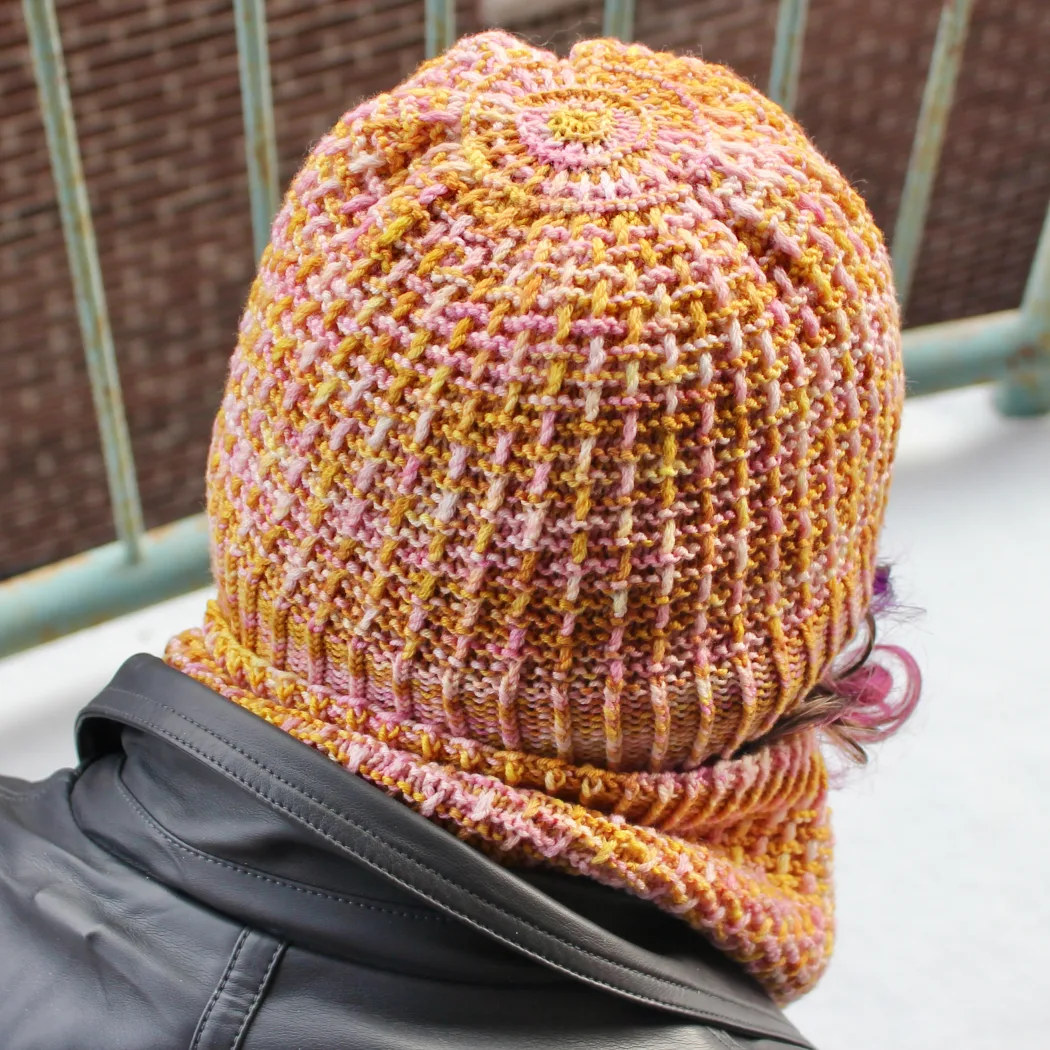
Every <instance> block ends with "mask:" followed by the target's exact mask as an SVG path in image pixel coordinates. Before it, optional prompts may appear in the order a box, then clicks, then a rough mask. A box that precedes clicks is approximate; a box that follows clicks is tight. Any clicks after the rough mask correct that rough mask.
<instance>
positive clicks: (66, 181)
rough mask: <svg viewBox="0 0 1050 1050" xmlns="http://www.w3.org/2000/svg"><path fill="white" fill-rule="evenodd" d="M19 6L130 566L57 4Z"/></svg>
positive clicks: (106, 353)
mask: <svg viewBox="0 0 1050 1050" xmlns="http://www.w3.org/2000/svg"><path fill="white" fill-rule="evenodd" d="M22 6H23V10H24V11H25V20H26V28H27V30H28V33H29V48H30V52H31V54H32V60H33V73H34V75H35V77H36V83H37V90H38V91H39V93H40V108H41V110H42V111H43V116H44V128H45V130H46V133H47V147H48V151H49V153H50V154H51V170H52V172H53V174H54V179H55V188H56V190H57V192H58V205H59V211H60V213H61V216H62V233H63V236H64V237H65V242H66V253H67V255H68V257H69V269H70V272H71V274H72V278H73V291H74V293H75V295H76V300H77V320H78V322H79V324H80V334H81V337H82V338H83V340H84V357H85V359H86V361H87V369H88V379H89V381H90V383H91V396H92V399H93V401H94V405H95V416H96V418H97V420H98V428H99V434H100V436H101V439H102V454H103V458H104V460H105V464H106V478H107V481H108V483H109V498H110V502H111V503H112V506H113V524H114V526H115V527H116V532H117V537H118V539H119V540H120V541H121V543H122V544H123V547H124V551H125V554H126V556H127V559H128V561H131V562H137V561H138V560H139V559H140V558H141V556H142V533H143V525H142V504H141V502H140V501H139V490H138V482H137V481H136V478H135V461H134V458H133V456H132V452H131V438H130V436H129V434H128V421H127V416H126V415H125V414H124V399H123V396H122V395H121V390H120V374H119V372H118V370H117V357H116V352H115V351H114V348H113V333H112V330H111V329H110V325H109V313H108V311H107V309H106V294H105V289H104V287H103V285H102V269H101V266H100V265H99V258H98V245H97V244H96V242H95V229H94V226H93V225H92V222H91V205H90V202H89V201H88V195H87V187H86V185H85V183H84V169H83V166H82V164H81V160H80V147H79V144H78V143H77V129H76V124H75V122H74V120H73V104H72V101H71V100H70V97H69V83H68V81H67V79H66V66H65V61H64V59H63V55H62V39H61V36H60V35H59V32H58V19H57V17H56V15H55V4H54V0H23V5H22ZM30 352H31V351H30Z"/></svg>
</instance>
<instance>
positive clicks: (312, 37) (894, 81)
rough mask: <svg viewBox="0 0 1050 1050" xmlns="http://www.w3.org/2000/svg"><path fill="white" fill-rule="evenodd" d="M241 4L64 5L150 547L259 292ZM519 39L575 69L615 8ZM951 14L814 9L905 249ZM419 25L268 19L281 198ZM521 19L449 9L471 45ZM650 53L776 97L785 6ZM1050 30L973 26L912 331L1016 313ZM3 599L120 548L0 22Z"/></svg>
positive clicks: (25, 116) (10, 41)
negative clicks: (21, 586) (246, 303)
mask: <svg viewBox="0 0 1050 1050" xmlns="http://www.w3.org/2000/svg"><path fill="white" fill-rule="evenodd" d="M232 6H233V5H232V0H58V12H59V20H60V24H61V29H62V36H63V41H64V44H65V49H66V55H67V63H68V67H69V77H70V86H71V91H72V95H73V102H74V109H75V113H76V118H77V122H78V128H79V131H80V140H81V149H82V153H83V158H84V167H85V170H86V173H87V181H88V188H89V194H90V198H91V204H92V208H93V210H94V216H95V225H96V231H97V235H98V241H99V248H100V252H101V255H102V268H103V276H104V280H105V285H106V291H107V294H108V297H109V306H110V316H111V320H112V325H113V331H114V338H115V342H116V346H117V353H118V358H119V363H120V370H121V376H122V379H123V383H124V390H125V399H126V402H127V407H128V418H129V424H130V427H131V432H132V440H133V443H134V447H135V453H136V459H137V464H138V473H139V483H140V486H141V490H142V496H143V500H144V505H145V510H146V518H147V523H148V524H149V525H157V524H161V523H163V522H166V521H170V520H172V519H174V518H177V517H181V516H183V515H186V514H191V513H193V512H195V511H196V510H199V509H200V506H201V499H202V481H201V475H202V469H203V463H204V456H205V450H206V447H207V440H208V431H209V427H210V421H211V417H212V414H213V413H214V410H215V407H216V405H217V403H218V399H219V396H220V393H221V387H222V381H223V376H224V372H225V368H226V359H227V357H228V354H229V352H230V349H231V347H232V344H233V340H234V334H235V329H236V324H237V319H238V315H239V312H240V308H241V304H242V301H243V299H244V296H245V294H246V292H247V288H248V284H249V282H250V280H251V276H252V270H253V260H252V250H251V231H250V222H249V217H248V202H247V184H246V178H245V175H244V159H243V140H242V135H241V113H240V100H239V93H238V92H239V89H238V80H237V59H236V46H235V41H234V29H233V20H232ZM540 6H541V8H542V9H543V10H544V13H543V14H542V16H540V17H539V18H537V19H534V20H533V21H531V22H529V21H525V22H522V21H520V20H519V21H517V22H516V23H515V24H513V25H512V26H511V28H513V29H514V30H515V31H516V32H520V33H522V35H525V36H527V37H528V38H529V39H531V40H534V41H536V42H540V43H546V44H549V45H551V46H553V47H555V48H556V49H557V50H565V49H566V48H567V47H568V46H570V45H571V43H572V41H573V40H574V39H576V38H577V37H579V36H584V35H596V34H597V33H598V32H599V31H600V25H601V4H600V2H596V0H584V2H580V3H571V2H565V0H558V2H553V0H551V2H547V0H544V3H543V4H542V5H540ZM939 6H940V5H939V0H910V2H909V3H907V4H902V3H900V2H899V0H811V5H810V21H809V31H808V34H807V38H806V54H805V63H804V72H803V78H802V84H801V91H800V100H799V116H800V118H801V120H802V122H803V123H804V124H805V126H806V127H807V128H808V130H809V131H810V133H811V134H812V135H813V137H814V138H815V140H816V141H817V143H818V144H819V145H820V146H821V148H822V149H823V150H824V151H825V152H826V153H827V154H828V155H829V156H830V157H831V159H832V160H834V161H835V162H836V163H837V164H838V165H839V166H840V167H841V168H842V169H843V170H844V171H845V172H846V174H847V175H848V176H849V177H850V178H851V179H852V180H853V181H854V183H855V184H856V185H857V186H858V188H859V189H860V190H861V192H862V193H864V195H865V196H866V197H867V199H868V200H869V202H870V204H871V206H872V208H873V210H874V212H875V215H876V218H877V219H878V220H879V222H880V223H881V224H882V226H883V228H884V229H892V223H893V220H894V215H895V211H896V207H897V202H898V198H899V194H900V187H901V183H902V181H903V176H904V170H905V167H906V164H907V157H908V148H909V143H910V139H911V135H912V132H913V130H914V123H915V119H916V116H917V113H918V104H919V98H920V96H921V91H922V83H923V78H924V75H925V69H926V66H927V63H928V61H929V55H930V50H931V48H932V44H933V35H934V32H935V29H936V22H937V14H938V9H939ZM422 7H423V4H422V0H341V2H340V3H337V4H336V3H332V2H331V0H270V2H269V4H268V10H269V19H270V48H271V65H272V71H273V79H274V100H275V106H276V119H277V129H278V136H279V151H280V158H281V175H282V179H285V180H286V179H288V178H289V177H290V175H291V174H292V173H293V171H294V170H295V168H296V167H297V165H298V163H299V161H300V159H301V157H302V156H303V154H304V152H305V151H306V150H307V149H308V147H309V145H310V143H311V142H312V141H313V140H314V139H316V138H317V137H318V136H319V135H320V134H321V133H322V132H323V131H324V130H325V129H326V128H327V127H328V126H329V125H330V124H331V123H332V122H333V121H334V120H335V119H336V118H337V117H338V116H339V114H340V113H342V112H343V111H344V110H346V109H347V108H348V107H349V106H350V105H352V104H353V103H354V102H355V101H356V100H357V99H359V98H361V97H363V96H366V95H368V94H372V93H375V92H377V91H381V90H383V89H384V88H386V87H388V86H390V85H392V84H394V83H396V82H397V81H398V80H400V79H401V78H403V77H404V76H405V75H406V74H407V73H408V72H409V71H411V69H412V68H414V66H415V65H416V64H417V63H418V62H419V61H420V60H421V58H422V52H423V41H422V22H421V18H422ZM501 7H502V10H503V11H509V12H510V14H505V15H503V16H502V17H503V19H504V21H505V23H509V22H513V21H514V19H515V14H514V11H515V9H516V8H517V9H524V10H536V8H530V7H529V5H528V4H527V3H519V4H517V5H514V4H506V3H504V4H502V5H500V4H492V3H491V2H490V3H487V4H486V3H482V4H480V5H478V4H477V3H476V2H475V0H460V3H459V27H460V30H461V31H463V32H469V31H471V30H473V29H476V28H478V27H479V26H480V24H481V21H482V16H483V14H484V13H485V12H491V11H492V10H494V9H497V10H498V9H500V8H501ZM638 8H639V12H638V18H637V35H638V37H639V39H641V40H642V41H644V42H645V43H648V44H650V45H651V46H655V47H661V48H670V49H675V50H686V51H691V52H694V53H696V54H701V55H703V57H705V58H708V59H711V60H714V61H719V62H724V63H726V64H728V65H730V66H732V67H733V68H735V69H736V70H737V71H738V72H739V73H741V74H742V75H744V76H746V77H748V78H749V79H751V80H753V81H754V82H756V83H757V84H759V85H763V84H764V83H765V80H766V77H767V73H768V66H769V54H770V48H771V46H772V38H773V24H774V18H775V8H776V4H775V0H639V3H638ZM1048 52H1050V4H1047V3H1046V0H977V5H976V11H975V15H974V23H973V27H972V30H971V34H970V40H969V43H968V46H967V52H966V57H965V65H964V71H963V74H962V78H961V81H960V84H959V91H958V94H957V101H956V106H955V109H954V111H953V115H952V119H951V124H950V127H949V132H948V139H947V144H946V147H945V153H944V159H943V163H942V167H941V172H940V175H939V178H938V182H937V186H936V190H935V194H934V201H933V207H932V211H931V215H930V221H929V226H928V233H927V237H926V240H925V244H924V248H923V252H922V257H921V260H920V264H919V272H918V278H917V281H916V284H915V288H914V291H913V297H912V305H911V310H910V314H909V321H910V322H911V323H914V324H925V323H929V322H932V321H936V320H940V319H944V318H949V317H958V316H963V315H968V314H976V313H983V312H985V311H989V310H998V309H1004V308H1008V307H1011V306H1015V305H1016V304H1017V302H1018V300H1019V297H1020V292H1021V288H1022V286H1023V282H1024V275H1025V272H1026V270H1027V266H1028V262H1029V260H1030V258H1031V255H1032V251H1033V249H1034V246H1035V239H1036V236H1037V234H1038V229H1039V224H1040V222H1041V219H1042V214H1043V210H1044V208H1045V207H1046V203H1047V201H1048V199H1050V66H1048V65H1047V63H1046V62H1045V60H1044V57H1043V56H1045V55H1046V54H1047V53H1048ZM0 399H2V400H0V404H2V410H0V575H4V574H10V573H14V572H18V571H21V570H23V569H26V568H29V567H32V566H34V565H39V564H43V563H45V562H49V561H52V560H55V559H57V558H60V557H65V556H68V555H70V554H73V553H76V552H77V551H80V550H84V549H87V548H89V547H92V546H96V545H98V544H100V543H104V542H106V541H107V540H109V539H111V538H112V534H113V533H112V525H111V522H110V511H109V504H108V499H107V495H106V487H105V476H104V471H103V466H102V457H101V452H100V449H99V445H98V438H97V435H96V429H95V422H94V416H93V412H92V408H91V398H90V393H89V390H88V387H87V379H86V373H85V369H84V365H83V361H82V354H81V348H80V339H79V334H78V331H77V325H76V316H75V309H74V302H73V298H72V291H71V288H70V281H69V274H68V269H67V266H66V261H65V253H64V248H63V245H62V236H61V228H60V225H59V218H58V210H57V206H56V202H55V193H54V188H53V185H52V180H51V174H50V170H49V167H48V157H47V149H46V144H45V141H44V133H43V126H42V123H41V119H40V115H39V110H38V107H37V98H36V92H35V87H34V84H33V80H32V73H31V69H30V65H29V56H28V49H27V46H26V41H25V27H24V25H23V23H22V19H21V5H20V4H17V3H15V2H14V0H7V2H6V3H3V4H0Z"/></svg>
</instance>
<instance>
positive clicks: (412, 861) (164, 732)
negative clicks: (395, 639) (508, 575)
mask: <svg viewBox="0 0 1050 1050" xmlns="http://www.w3.org/2000/svg"><path fill="white" fill-rule="evenodd" d="M108 690H109V691H112V692H115V693H122V694H123V695H124V696H128V697H133V698H135V699H137V700H142V701H143V702H145V703H146V704H148V705H153V706H156V707H159V708H161V709H163V710H165V711H167V712H168V713H170V714H172V715H174V716H175V717H176V718H178V719H180V720H181V721H183V722H187V723H189V724H190V725H192V726H194V727H196V728H197V729H198V730H200V731H201V732H202V733H204V734H205V735H206V736H209V737H211V738H212V739H214V740H217V741H219V742H220V743H222V744H224V745H225V746H227V747H229V748H230V749H231V750H232V751H234V752H236V753H237V754H239V755H240V756H241V757H242V758H244V759H245V761H247V762H248V763H250V764H251V765H253V766H255V767H256V768H257V769H259V770H261V771H262V772H264V773H267V774H268V775H269V776H271V777H273V779H274V780H276V781H277V782H278V783H280V784H283V785H284V786H285V787H286V788H288V789H289V790H290V791H292V792H293V793H294V794H296V795H300V796H302V797H304V798H307V799H310V801H312V802H314V803H316V804H317V805H318V806H320V808H321V809H322V810H324V812H325V813H327V814H328V815H329V816H331V817H333V818H335V819H336V820H340V821H343V822H345V823H346V824H347V825H349V826H350V827H351V828H353V829H354V830H355V831H357V832H359V833H360V834H362V835H364V836H365V837H366V838H369V839H371V840H373V841H375V842H377V843H379V844H380V845H382V846H385V848H387V849H389V850H390V851H391V852H392V853H394V854H396V855H397V856H399V857H400V858H401V859H402V860H403V861H404V862H405V863H406V864H408V865H410V866H411V867H413V868H418V869H422V870H423V871H425V872H427V873H429V874H430V875H431V876H433V877H434V878H436V879H438V880H439V881H440V882H443V883H445V884H446V885H449V886H451V887H452V888H453V889H456V890H458V891H459V892H461V893H464V894H466V895H467V896H468V897H470V898H471V899H472V900H474V901H476V902H477V903H479V904H481V905H484V906H485V907H487V908H492V909H493V910H495V911H497V912H499V913H501V914H502V915H504V916H506V917H507V918H509V919H512V920H514V921H515V922H519V923H521V924H522V925H523V926H527V927H528V928H529V929H531V930H534V931H535V932H536V933H539V934H540V935H542V936H544V937H547V938H550V939H552V940H555V941H558V942H560V943H561V944H562V945H563V946H564V947H566V948H568V949H569V950H570V951H574V952H579V953H580V954H582V955H586V956H588V957H590V958H592V959H595V960H597V961H598V962H601V963H604V964H605V965H607V966H611V967H613V969H616V970H621V971H623V972H624V973H628V974H632V975H634V976H635V977H641V978H643V979H645V980H649V981H654V982H656V983H659V984H664V985H666V986H670V987H672V988H679V989H681V990H682V991H684V992H690V993H696V992H697V989H696V988H694V987H692V986H690V985H688V984H684V983H682V982H680V981H676V980H674V979H673V978H670V977H659V976H655V975H653V974H649V973H646V972H645V971H644V970H639V969H637V968H635V967H632V966H630V965H628V964H626V963H621V962H617V961H616V960H614V959H610V958H608V957H607V956H605V955H599V954H598V953H597V952H592V951H590V950H589V949H587V948H584V947H582V946H580V945H576V944H570V943H569V942H568V941H565V940H564V939H563V938H560V937H559V936H558V935H557V934H556V933H553V932H552V931H548V930H546V929H544V928H543V927H542V926H537V925H536V924H535V923H533V922H531V921H530V920H529V919H527V918H525V917H524V916H521V915H518V914H516V913H515V912H512V911H508V910H507V909H505V908H501V907H500V906H499V905H498V904H496V903H495V902H491V901H487V900H485V899H484V898H483V897H479V896H478V895H477V894H475V893H474V892H472V891H471V890H469V889H467V888H466V887H465V886H460V885H457V884H456V883H454V882H452V880H451V879H448V878H446V877H445V876H444V875H442V874H441V872H439V871H435V870H434V869H433V868H431V867H430V866H429V865H427V864H425V863H424V862H423V861H420V860H417V859H416V858H415V857H412V856H409V855H408V854H406V853H404V852H403V851H402V850H400V849H398V847H397V846H395V845H393V844H392V843H389V842H384V841H383V840H382V839H380V838H379V837H378V836H377V835H376V834H375V833H374V832H372V831H371V830H369V829H368V828H366V827H364V826H362V825H360V824H358V823H356V822H355V821H353V820H351V819H350V818H349V817H347V816H346V815H345V814H341V813H338V812H337V811H336V810H334V809H332V808H331V807H330V806H329V805H328V804H327V803H326V802H325V801H324V800H323V799H320V798H317V797H316V796H314V795H312V794H310V792H309V791H307V790H306V789H304V788H301V787H299V786H298V785H296V784H293V783H292V782H290V781H288V780H286V779H285V778H284V777H282V776H281V775H280V774H279V773H277V772H276V771H275V770H272V769H270V768H269V767H268V766H267V765H266V764H265V763H263V762H260V761H259V760H258V759H257V758H255V757H254V756H252V755H250V754H249V753H248V752H247V751H244V750H243V749H241V748H240V747H238V746H237V745H236V744H234V743H233V742H232V741H229V740H227V739H226V738H225V737H223V736H221V735H219V734H218V733H216V732H215V731H214V730H212V729H209V728H208V727H207V726H205V725H203V724H202V723H200V722H198V721H196V720H195V719H193V718H190V717H189V715H185V714H183V713H182V712H181V711H177V710H175V708H173V707H170V706H169V705H168V704H165V703H164V702H163V701H160V700H157V699H155V698H153V697H149V696H145V695H144V694H142V693H137V692H133V691H131V690H129V689H124V688H121V687H120V686H109V687H108ZM96 710H100V711H104V710H105V705H104V704H102V703H98V704H97V706H96ZM114 714H117V715H118V717H127V716H124V715H120V713H119V712H114ZM136 717H137V718H138V717H140V716H136ZM141 723H142V724H143V725H146V726H148V727H149V728H150V729H153V730H154V731H155V732H157V733H158V734H159V735H160V736H163V737H167V738H168V739H172V740H175V741H177V742H178V743H180V744H181V745H182V746H183V747H186V748H188V749H189V750H190V751H191V752H192V753H194V754H196V755H199V756H200V757H201V758H202V759H204V760H205V761H206V762H209V763H214V764H215V765H216V766H218V767H219V768H220V769H222V770H223V771H224V772H225V773H226V774H227V776H229V777H231V778H232V779H234V780H235V781H236V782H237V783H239V784H241V785H242V786H243V787H245V788H246V789H247V790H248V791H250V792H251V793H252V794H254V795H256V796H257V797H259V798H264V799H266V800H267V801H268V802H269V803H270V804H271V805H273V806H275V807H276V808H277V809H279V810H281V811H282V812H283V813H287V814H288V815H290V816H292V817H295V819H297V820H300V821H302V822H303V823H304V824H306V826H307V827H309V828H312V829H313V830H314V831H315V832H317V834H319V835H320V836H321V837H322V838H324V839H325V840H326V841H328V842H331V843H332V844H333V845H336V846H339V848H340V849H342V850H345V851H346V852H348V853H350V854H351V856H354V855H356V854H355V853H354V850H353V848H352V847H351V846H349V845H348V844H347V843H344V842H340V841H339V840H338V839H336V838H334V837H333V836H332V835H330V834H329V833H328V832H327V831H325V830H324V829H323V828H321V827H318V826H317V825H316V824H315V823H314V822H313V821H312V820H310V819H309V818H308V817H306V816H304V815H303V814H301V813H297V812H296V811H295V810H294V809H292V808H290V807H289V806H286V805H285V804H284V803H282V802H280V801H279V800H277V799H275V798H273V797H272V796H270V795H268V794H267V793H266V792H265V791H264V790H263V789H262V788H259V787H257V786H255V785H253V784H250V783H249V782H248V781H247V780H245V779H244V778H243V777H242V776H240V775H239V774H238V773H237V772H236V771H234V770H232V769H230V768H229V767H228V766H226V765H224V764H223V763H222V762H221V761H220V760H219V759H217V758H215V757H213V756H211V755H208V754H206V753H205V752H203V751H201V750H200V749H199V748H198V747H196V746H195V745H194V744H192V743H191V742H190V741H188V740H186V739H185V738H184V737H182V736H180V735H179V734H178V733H176V732H174V731H173V730H170V729H165V728H164V727H162V726H158V725H157V724H156V723H154V722H151V721H150V720H149V719H146V718H142V719H141ZM368 862H369V863H370V864H372V865H374V866H375V867H377V868H378V869H379V870H380V871H383V872H385V873H386V874H387V875H388V876H389V877H390V878H392V879H393V880H394V881H395V882H397V883H398V884H399V885H404V884H405V880H404V878H403V877H402V876H400V875H398V874H396V873H395V872H392V871H390V870H389V869H388V868H387V867H385V866H384V865H383V864H382V863H381V862H380V861H378V860H374V859H369V861H368ZM412 889H413V890H414V891H415V892H417V893H419V894H420V896H422V897H423V899H424V900H430V901H431V902H432V903H435V904H437V902H436V901H434V900H433V898H432V897H430V896H428V895H427V894H426V893H425V892H423V891H421V890H420V889H419V888H418V887H412ZM438 906H439V907H440V905H438ZM460 918H461V919H462V921H464V922H467V923H469V924H470V925H472V926H474V927H475V928H477V929H481V930H484V931H485V932H486V933H488V934H489V935H490V936H492V937H494V938H495V939H496V940H498V941H500V942H501V943H503V944H510V945H511V946H512V947H513V948H515V950H517V951H521V952H523V953H524V954H529V955H532V956H533V957H534V958H538V959H542V960H543V961H544V962H546V963H548V964H549V965H551V966H554V967H556V968H559V969H562V970H564V971H566V972H568V973H572V974H574V975H575V976H576V977H578V978H580V979H582V980H585V981H588V982H590V983H592V984H595V985H597V986H599V987H602V988H606V989H608V990H609V991H612V992H617V993H619V994H621V995H622V994H624V993H625V992H626V994H628V995H629V996H631V997H632V998H635V999H637V1000H639V1001H641V1002H647V1003H651V1004H652V1005H654V1006H662V1007H664V1008H665V1009H666V1008H667V1007H668V1006H673V1005H674V1004H671V1003H668V1002H666V1001H664V1000H661V999H657V998H655V997H653V996H650V995H646V994H644V993H642V992H636V991H632V990H629V989H624V988H620V987H618V986H616V985H614V984H610V983H609V982H607V981H603V980H602V979H601V978H598V977H594V976H591V975H586V974H582V973H580V972H579V971H578V970H575V969H573V968H572V967H571V966H570V965H569V964H568V963H566V962H564V961H562V960H558V959H553V958H550V957H549V956H548V955H545V954H544V953H543V952H542V951H540V950H538V949H536V948H531V947H530V948H525V947H524V946H522V945H520V944H518V943H516V942H514V941H512V940H511V939H510V938H508V937H506V936H505V935H503V934H501V933H499V932H498V931H497V930H494V929H492V928H491V926H488V925H486V924H485V923H484V922H483V921H481V920H479V919H476V918H473V917H470V916H466V915H460ZM702 994H704V995H706V996H710V997H712V998H715V999H720V1000H721V1001H722V1002H725V1003H727V1004H729V1005H731V1006H734V1007H738V1008H740V1009H743V1010H750V1011H753V1012H754V1013H756V1014H759V1015H761V1016H764V1017H766V1018H768V1019H770V1020H774V1021H779V1020H781V1019H780V1018H779V1017H778V1016H777V1015H773V1014H770V1013H769V1012H768V1011H765V1010H763V1009H762V1008H761V1007H757V1006H752V1005H750V1004H743V1003H740V1002H737V1001H735V1000H732V999H728V998H727V997H726V996H724V995H721V994H719V993H718V992H714V991H709V990H704V992H703V993H702ZM676 1008H677V1009H681V1007H676ZM705 1013H707V1014H708V1015H709V1016H710V1017H711V1018H712V1019H713V1020H720V1021H724V1022H725V1023H726V1024H728V1025H731V1026H732V1025H736V1024H740V1023H741V1022H740V1021H739V1020H735V1019H733V1018H730V1017H725V1016H720V1015H719V1014H717V1013H716V1012H715V1011H714V1010H708V1011H705Z"/></svg>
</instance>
